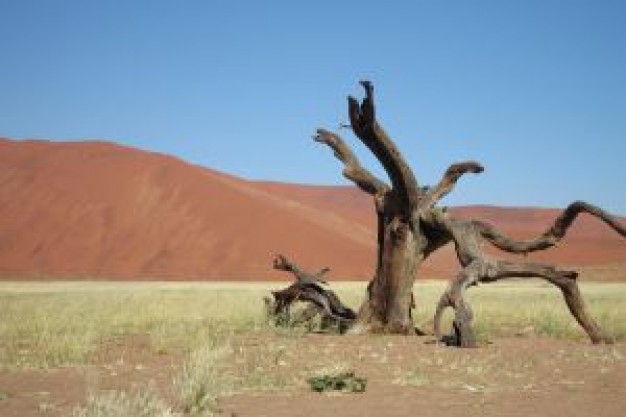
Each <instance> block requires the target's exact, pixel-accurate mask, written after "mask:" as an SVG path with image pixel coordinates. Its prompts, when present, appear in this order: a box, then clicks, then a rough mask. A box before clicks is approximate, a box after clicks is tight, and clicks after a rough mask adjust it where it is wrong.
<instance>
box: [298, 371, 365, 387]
mask: <svg viewBox="0 0 626 417" xmlns="http://www.w3.org/2000/svg"><path fill="white" fill-rule="evenodd" d="M307 382H308V383H309V385H310V386H311V389H312V390H313V391H315V392H325V391H342V392H365V387H366V386H367V379H365V378H363V377H359V376H356V375H355V374H354V372H353V371H346V372H341V373H337V374H324V375H315V376H312V377H310V378H308V379H307Z"/></svg>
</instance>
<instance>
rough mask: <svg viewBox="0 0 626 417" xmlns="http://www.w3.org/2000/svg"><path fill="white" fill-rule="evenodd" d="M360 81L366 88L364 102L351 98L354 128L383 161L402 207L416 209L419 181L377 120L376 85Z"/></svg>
mask: <svg viewBox="0 0 626 417" xmlns="http://www.w3.org/2000/svg"><path fill="white" fill-rule="evenodd" d="M360 84H361V85H362V86H363V88H364V89H365V98H364V99H363V101H362V103H361V104H359V102H358V101H357V100H356V99H355V98H353V97H348V109H349V112H350V125H351V126H352V130H353V131H354V134H355V135H356V136H357V137H358V138H359V139H360V140H361V142H363V144H364V145H365V146H367V148H368V149H369V150H370V151H371V152H372V153H373V154H374V156H375V157H376V158H377V159H378V161H379V162H380V163H381V164H382V166H383V168H384V169H385V171H386V172H387V174H388V175H389V179H390V180H391V184H392V187H393V189H394V191H395V192H396V193H397V194H398V196H399V198H400V202H401V206H402V208H405V209H408V210H409V211H411V212H412V211H414V210H415V209H416V208H417V205H418V201H419V198H420V195H421V191H420V189H419V187H418V183H417V180H416V179H415V176H414V175H413V171H411V168H409V166H408V164H407V163H406V161H405V160H404V157H403V156H402V154H401V153H400V151H399V150H398V148H397V147H396V145H395V144H394V143H393V141H392V140H391V138H390V137H389V136H388V135H387V133H385V131H384V130H383V128H382V127H381V126H380V124H379V123H378V121H377V120H376V110H375V107H374V86H373V85H372V83H370V82H369V81H361V82H360Z"/></svg>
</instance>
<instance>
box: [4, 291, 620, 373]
mask: <svg viewBox="0 0 626 417" xmlns="http://www.w3.org/2000/svg"><path fill="white" fill-rule="evenodd" d="M284 285H285V284H284V283H282V284H281V283H274V284H271V283H267V284H238V283H236V284H233V283H84V282H79V283H41V284H40V283H2V284H0V340H2V341H3V343H2V344H1V345H0V368H5V369H6V368H24V367H54V366H67V365H75V364H82V363H85V361H87V359H88V357H89V354H90V352H92V350H93V349H94V348H95V347H96V346H97V345H98V343H100V342H101V341H102V340H103V339H106V338H109V337H112V336H116V335H126V334H137V333H147V334H149V335H150V336H151V341H152V346H153V348H154V349H155V351H160V352H165V351H168V350H176V351H182V352H191V351H193V350H194V349H196V348H197V347H199V346H207V345H211V346H215V345H219V344H221V343H222V342H223V341H225V340H228V339H229V338H230V337H231V336H232V335H233V334H237V333H242V332H254V331H262V330H263V329H267V325H266V323H265V318H264V316H263V307H262V301H261V298H262V296H263V295H266V294H267V293H268V291H269V290H270V289H271V288H280V287H281V286H284ZM333 288H334V289H335V290H336V291H337V293H338V294H339V296H340V297H341V298H342V299H343V300H345V302H346V303H347V304H348V305H351V306H353V307H357V306H358V304H359V302H360V300H361V298H362V296H363V294H364V291H365V290H364V288H365V286H364V284H363V283H336V284H333ZM443 288H444V284H443V283H440V282H431V281H426V282H421V281H418V283H417V284H416V287H415V295H416V301H417V305H418V308H417V310H416V311H415V314H414V319H415V322H416V323H417V324H418V325H419V324H424V323H428V322H429V321H430V320H431V318H432V315H433V313H434V307H435V303H436V300H437V299H438V297H439V295H440V294H441V292H442V291H443ZM582 288H583V293H584V295H585V298H586V299H587V300H588V302H589V308H590V310H591V312H592V314H593V315H594V317H596V318H597V319H598V321H599V322H600V323H601V324H602V326H604V327H605V328H606V329H607V330H608V331H609V332H610V333H611V334H613V335H614V336H615V337H617V339H618V340H622V339H624V338H626V285H625V284H585V285H583V287H582ZM469 298H470V300H471V303H472V305H473V307H474V311H475V316H476V319H475V327H476V331H477V333H478V335H479V337H480V338H482V339H483V340H486V339H489V338H491V337H496V336H513V335H520V334H539V335H546V336H550V337H555V338H566V339H570V338H574V339H584V338H585V335H584V333H583V332H582V331H581V329H580V328H579V327H578V325H577V324H576V323H575V321H574V320H573V319H572V318H571V316H570V315H569V312H568V311H567V308H566V306H565V303H564V302H563V301H562V299H561V295H560V293H559V292H558V291H557V290H556V289H554V288H553V287H551V286H546V285H544V284H542V283H541V282H531V283H522V282H519V283H518V282H510V283H507V284H492V285H483V286H480V287H478V288H473V289H471V290H470V291H469ZM450 316H451V312H449V314H448V318H447V319H448V321H449V320H450V318H449V317H450ZM293 336H294V337H298V336H299V333H297V332H296V333H294V334H293Z"/></svg>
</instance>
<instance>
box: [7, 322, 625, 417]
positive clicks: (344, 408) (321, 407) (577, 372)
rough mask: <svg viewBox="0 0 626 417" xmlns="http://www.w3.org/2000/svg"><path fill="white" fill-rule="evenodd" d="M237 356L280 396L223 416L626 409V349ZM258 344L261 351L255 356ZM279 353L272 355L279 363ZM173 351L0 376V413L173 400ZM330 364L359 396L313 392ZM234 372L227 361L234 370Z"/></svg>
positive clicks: (262, 396) (101, 355) (250, 341)
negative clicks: (358, 383)
mask: <svg viewBox="0 0 626 417" xmlns="http://www.w3.org/2000/svg"><path fill="white" fill-rule="evenodd" d="M233 343H234V345H233V346H234V348H236V349H248V350H254V349H259V351H260V352H265V351H267V347H268V346H273V347H275V349H273V350H272V351H273V352H279V353H280V355H279V356H280V359H279V360H278V359H277V361H276V366H275V368H274V369H268V372H281V373H283V374H286V375H289V376H290V377H291V378H292V381H293V384H292V385H291V386H289V387H288V388H287V389H285V390H281V391H273V392H261V391H259V392H254V391H253V392H244V393H239V394H235V395H232V396H229V397H226V398H222V399H220V403H219V406H220V408H221V410H222V413H221V414H222V415H225V416H238V417H244V416H250V417H252V416H254V417H261V416H279V417H280V416H328V415H340V416H365V415H372V416H374V415H375V416H415V415H418V414H419V415H427V416H527V415H534V416H559V417H561V416H568V417H576V416H581V417H582V416H598V417H600V416H607V417H608V416H611V417H614V416H620V415H624V412H623V409H624V407H626V396H625V395H624V393H625V392H626V344H624V343H623V342H621V343H618V344H616V345H612V346H592V345H590V344H589V343H588V342H586V341H559V340H552V339H547V338H538V337H520V338H511V339H495V340H493V341H492V342H491V343H489V344H486V345H484V346H481V347H480V348H477V349H468V350H463V349H456V348H446V347H442V346H438V345H435V344H432V343H431V339H429V338H427V337H422V338H418V337H401V336H398V337H392V336H328V335H305V336H302V337H298V338H294V337H293V336H291V337H286V336H279V335H272V334H270V335H268V334H263V335H258V334H257V335H243V336H237V337H236V340H234V341H233ZM263 349H265V350H263ZM277 358H278V356H277ZM182 362H183V358H182V357H181V356H180V355H177V354H172V353H165V354H162V353H161V354H159V353H157V352H154V350H153V349H151V347H150V342H149V339H148V338H147V337H145V336H131V337H127V338H124V339H120V340H113V341H108V342H106V343H104V344H103V345H102V346H100V348H99V349H98V350H97V352H96V353H95V354H94V355H93V357H92V358H91V359H90V364H89V365H86V366H80V367H72V368H63V369H49V370H20V371H4V372H2V373H0V415H1V416H3V417H30V416H66V415H69V414H70V413H71V410H72V409H73V407H75V406H76V405H77V404H80V403H83V402H84V401H85V398H86V395H87V394H88V392H98V391H103V390H111V389H115V390H130V389H132V388H137V387H145V386H148V385H149V384H152V385H153V386H155V387H156V389H157V390H158V392H159V394H160V395H161V396H162V397H163V398H166V399H168V400H169V401H172V404H175V400H174V396H173V392H172V380H173V377H174V375H175V374H176V372H177V371H178V369H179V368H180V366H181V364H182ZM335 365H336V366H339V367H343V368H346V369H350V370H353V371H355V372H356V374H357V375H358V376H362V377H365V378H367V383H368V385H367V389H366V391H365V392H364V393H360V394H357V393H332V394H319V393H315V392H312V391H311V390H310V389H309V387H308V386H307V384H306V382H305V381H306V376H307V375H308V376H310V375H311V374H312V373H313V372H315V371H319V369H321V368H325V369H326V368H328V367H329V366H335ZM233 366H236V365H235V364H233Z"/></svg>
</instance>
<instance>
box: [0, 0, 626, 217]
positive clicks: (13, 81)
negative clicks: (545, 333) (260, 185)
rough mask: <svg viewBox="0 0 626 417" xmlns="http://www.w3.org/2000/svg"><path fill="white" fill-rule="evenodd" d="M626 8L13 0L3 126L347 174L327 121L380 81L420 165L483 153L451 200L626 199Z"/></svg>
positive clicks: (2, 22)
mask: <svg viewBox="0 0 626 417" xmlns="http://www.w3.org/2000/svg"><path fill="white" fill-rule="evenodd" d="M625 22H626V2H624V1H617V0H616V1H603V0H588V1H577V0H564V1H551V0H538V1H533V0H524V1H521V0H520V1H514V0H509V1H507V0H493V1H479V0H476V1H474V0H462V1H461V0H459V1H443V0H442V1H435V0H431V1H367V0H364V1H358V2H356V1H336V0H335V1H326V0H318V1H314V2H310V1H308V2H298V1H271V0H265V1H246V2H242V1H233V0H231V1H218V0H215V1H209V0H206V1H192V0H184V1H182V0H181V1H173V0H172V1H156V0H151V1H149V0H146V1H133V0H128V1H121V0H120V1H113V0H107V1H105V0H103V1H87V0H82V1H62V0H54V1H52V0H50V1H47V0H40V1H33V0H0V136H5V137H11V138H16V139H20V138H47V139H53V140H84V139H101V140H110V141H115V142H119V143H123V144H127V145H131V146H136V147H140V148H143V149H149V150H155V151H160V152H165V153H170V154H174V155H177V156H179V157H181V158H183V159H185V160H188V161H190V162H193V163H196V164H200V165H203V166H208V167H212V168H215V169H219V170H222V171H226V172H229V173H232V174H235V175H239V176H242V177H245V178H249V179H270V180H277V181H288V182H303V183H316V184H342V183H346V182H345V181H344V180H343V179H342V178H341V176H340V170H341V167H340V165H339V164H338V163H337V161H336V160H335V159H334V157H333V156H332V153H331V152H330V151H329V150H328V149H326V148H323V147H321V146H320V145H317V144H315V143H314V142H313V141H311V140H310V136H311V135H312V134H313V132H314V131H315V129H316V128H317V127H326V128H335V127H336V126H337V125H338V124H339V123H340V122H346V121H347V108H346V107H347V106H346V100H345V98H346V96H347V95H348V94H360V93H361V91H360V90H359V88H358V85H357V81H358V80H359V79H360V78H369V79H371V80H372V81H373V82H374V83H375V85H376V89H377V94H378V95H377V98H378V109H379V112H378V114H379V119H380V120H381V122H382V123H383V125H384V126H385V127H386V129H387V131H388V132H389V133H390V134H391V136H392V137H393V138H394V139H395V140H396V142H397V143H398V145H399V147H400V148H401V150H402V151H403V152H404V154H405V155H406V157H407V159H409V161H410V163H411V165H412V166H413V168H414V170H415V173H416V175H417V177H418V179H419V180H420V182H422V183H424V184H428V183H432V182H434V181H436V180H437V179H438V178H439V176H440V174H441V173H442V172H443V171H444V170H445V168H446V167H447V166H448V165H449V164H450V163H452V162H454V161H458V160H464V159H476V160H478V161H480V162H482V163H483V164H484V165H485V167H486V171H485V173H483V174H482V175H480V176H472V177H467V178H464V179H463V180H462V181H461V182H460V184H459V185H458V187H457V189H456V191H455V192H454V193H453V194H452V195H451V196H450V197H448V198H447V199H446V203H447V204H450V205H456V204H476V203H485V204H497V205H527V206H528V205H532V206H545V207H562V206H565V205H566V204H567V203H569V202H570V201H572V200H575V199H585V200H589V201H591V202H595V203H597V204H599V205H601V206H603V207H605V208H607V209H608V210H611V211H613V212H616V213H620V214H626V193H624V183H625V182H626V23H625ZM344 135H345V137H346V139H347V140H349V141H350V142H351V143H353V144H354V146H355V147H356V148H357V149H358V154H359V155H360V156H361V158H362V159H363V161H364V163H365V164H367V165H368V166H370V167H372V168H373V170H374V171H376V172H378V173H380V175H383V174H382V173H381V171H380V169H379V168H378V167H377V164H376V162H375V161H373V160H372V159H371V158H370V157H369V156H368V154H367V152H365V151H364V150H363V148H362V147H360V146H358V145H357V143H356V140H355V139H354V137H353V136H352V135H351V134H349V132H347V131H344Z"/></svg>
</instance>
